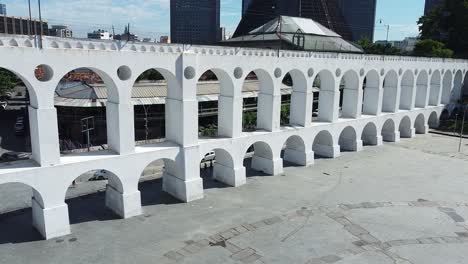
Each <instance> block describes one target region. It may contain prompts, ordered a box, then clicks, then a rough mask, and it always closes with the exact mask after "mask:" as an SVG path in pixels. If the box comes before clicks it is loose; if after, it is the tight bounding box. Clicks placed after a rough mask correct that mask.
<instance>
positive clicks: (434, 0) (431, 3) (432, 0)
mask: <svg viewBox="0 0 468 264" xmlns="http://www.w3.org/2000/svg"><path fill="white" fill-rule="evenodd" d="M443 2H444V0H426V5H425V6H424V15H427V13H429V12H431V10H432V9H433V8H434V7H435V6H437V5H440V4H442V3H443Z"/></svg>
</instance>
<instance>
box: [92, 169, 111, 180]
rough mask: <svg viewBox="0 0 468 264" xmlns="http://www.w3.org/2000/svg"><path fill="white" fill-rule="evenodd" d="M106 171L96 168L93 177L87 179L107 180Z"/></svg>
mask: <svg viewBox="0 0 468 264" xmlns="http://www.w3.org/2000/svg"><path fill="white" fill-rule="evenodd" d="M107 174H108V172H107V171H106V170H98V171H96V172H95V173H94V175H93V177H91V178H90V179H89V181H103V180H107Z"/></svg>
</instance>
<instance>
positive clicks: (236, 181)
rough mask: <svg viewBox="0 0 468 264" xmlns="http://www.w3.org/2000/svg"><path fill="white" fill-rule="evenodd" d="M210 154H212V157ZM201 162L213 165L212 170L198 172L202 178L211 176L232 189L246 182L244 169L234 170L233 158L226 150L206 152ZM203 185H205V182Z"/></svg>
mask: <svg viewBox="0 0 468 264" xmlns="http://www.w3.org/2000/svg"><path fill="white" fill-rule="evenodd" d="M212 152H214V157H213V153H212ZM206 159H208V160H206ZM201 161H202V163H203V162H208V163H210V164H212V165H213V169H212V170H208V171H206V170H205V171H200V175H201V176H202V178H206V177H203V175H204V174H205V173H208V176H211V177H212V178H213V179H214V180H217V181H219V182H222V183H224V184H226V185H229V186H234V187H236V186H240V185H243V184H245V182H246V176H245V168H244V167H241V168H239V167H237V168H236V165H235V163H234V158H233V156H232V155H231V153H230V152H229V151H228V150H226V149H223V148H215V149H213V150H212V151H209V152H207V153H206V154H205V155H204V156H203V158H202V160H201ZM205 176H206V175H205ZM204 185H206V184H205V182H204ZM206 187H207V186H205V188H206Z"/></svg>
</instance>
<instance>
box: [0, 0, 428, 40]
mask: <svg viewBox="0 0 468 264" xmlns="http://www.w3.org/2000/svg"><path fill="white" fill-rule="evenodd" d="M2 3H4V4H6V6H7V9H8V14H9V15H12V16H28V7H27V1H21V2H20V1H15V0H3V1H2ZM34 4H36V3H34ZM424 5H425V1H424V0H415V1H403V0H395V1H383V0H378V1H377V14H376V24H377V25H376V28H375V37H374V39H375V40H382V39H385V38H386V27H385V25H387V24H389V25H390V32H389V39H395V40H398V39H404V38H405V37H408V36H417V35H418V26H417V24H416V22H417V20H418V19H419V17H420V16H422V15H423V13H424ZM89 6H93V7H94V8H92V9H90V8H89ZM401 6H405V8H401ZM169 7H170V1H169V0H146V1H143V2H142V3H140V2H138V3H137V1H135V0H94V1H91V0H77V1H75V2H73V3H63V2H62V1H59V0H42V17H43V18H44V19H46V20H48V22H49V24H50V25H54V24H65V25H69V26H70V27H71V28H72V30H73V31H74V35H75V36H76V37H86V33H87V32H92V31H93V30H97V29H100V28H101V29H105V30H108V31H110V32H112V26H114V30H115V32H116V34H118V33H121V32H123V30H124V27H125V25H127V23H130V24H131V31H132V33H135V34H137V35H139V36H140V37H141V38H143V37H151V38H153V39H159V37H160V36H163V35H169V33H170V15H169V13H170V12H169ZM32 10H33V16H35V17H37V16H38V15H37V13H38V12H37V8H36V5H33V6H32ZM64 10H67V11H66V12H64ZM67 12H68V13H67ZM241 13H242V2H241V1H239V0H221V26H222V27H225V28H226V34H227V35H232V34H233V33H234V31H235V29H236V27H237V25H238V23H239V21H240V18H241V15H242V14H241ZM395 13H398V16H394V15H393V14H395ZM64 14H67V15H68V17H66V18H65V17H64ZM380 19H383V22H382V23H379V21H380Z"/></svg>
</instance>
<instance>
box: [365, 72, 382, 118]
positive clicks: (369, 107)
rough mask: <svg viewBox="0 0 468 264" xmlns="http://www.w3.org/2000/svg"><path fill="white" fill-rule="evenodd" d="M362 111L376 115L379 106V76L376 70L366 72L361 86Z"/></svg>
mask: <svg viewBox="0 0 468 264" xmlns="http://www.w3.org/2000/svg"><path fill="white" fill-rule="evenodd" d="M362 90H363V100H362V113H363V114H365V115H376V114H377V113H378V110H379V109H378V108H379V93H380V77H379V74H378V72H377V71H375V70H372V71H370V72H368V73H367V75H366V77H365V79H364V82H363V86H362Z"/></svg>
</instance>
